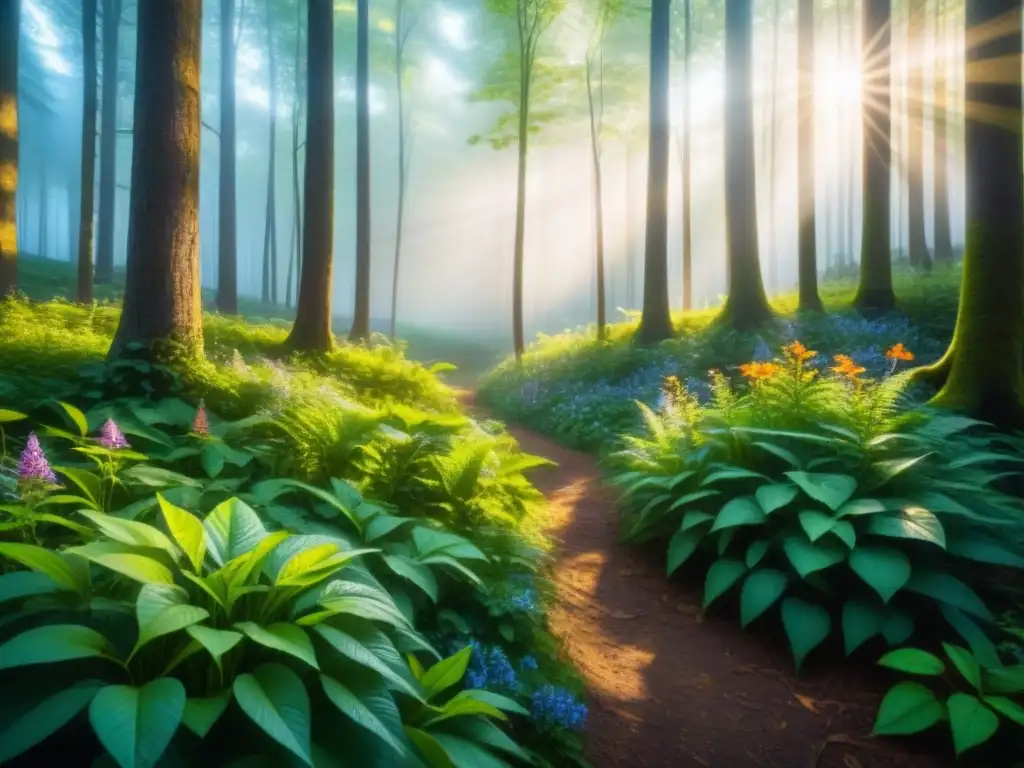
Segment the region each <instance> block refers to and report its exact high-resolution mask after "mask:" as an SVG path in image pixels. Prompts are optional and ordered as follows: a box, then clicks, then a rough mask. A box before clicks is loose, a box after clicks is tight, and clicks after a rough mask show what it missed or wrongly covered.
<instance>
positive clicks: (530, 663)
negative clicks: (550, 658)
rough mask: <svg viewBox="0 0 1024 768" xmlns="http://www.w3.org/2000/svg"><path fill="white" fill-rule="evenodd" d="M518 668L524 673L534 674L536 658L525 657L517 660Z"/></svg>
mask: <svg viewBox="0 0 1024 768" xmlns="http://www.w3.org/2000/svg"><path fill="white" fill-rule="evenodd" d="M519 668H520V669H521V670H523V671H524V672H536V671H537V668H538V664H537V657H536V656H531V655H526V656H523V658H521V659H520V660H519Z"/></svg>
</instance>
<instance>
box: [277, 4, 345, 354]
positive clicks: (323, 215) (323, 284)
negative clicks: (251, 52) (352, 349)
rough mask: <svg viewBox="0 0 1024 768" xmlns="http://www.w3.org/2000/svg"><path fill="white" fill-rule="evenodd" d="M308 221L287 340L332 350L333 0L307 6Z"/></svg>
mask: <svg viewBox="0 0 1024 768" xmlns="http://www.w3.org/2000/svg"><path fill="white" fill-rule="evenodd" d="M306 108H307V109H308V112H307V114H306V169H305V195H304V197H305V200H304V204H305V216H304V219H305V227H304V229H303V232H302V236H303V240H302V267H301V270H300V275H299V299H298V302H297V303H296V309H295V323H294V324H293V325H292V331H291V333H290V334H289V335H288V339H287V341H286V342H285V345H286V346H287V347H288V348H290V349H294V350H298V351H307V352H327V351H329V350H330V349H331V346H332V345H333V341H334V340H333V337H332V335H331V295H332V293H333V288H334V274H333V267H332V262H333V255H334V0H308V4H307V10H306Z"/></svg>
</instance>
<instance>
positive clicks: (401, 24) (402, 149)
mask: <svg viewBox="0 0 1024 768" xmlns="http://www.w3.org/2000/svg"><path fill="white" fill-rule="evenodd" d="M405 25H406V18H405V0H395V89H396V92H397V95H398V212H397V214H396V216H395V268H394V271H393V272H392V275H391V326H390V335H391V339H392V340H394V339H396V338H397V333H396V326H397V323H398V280H399V267H400V266H401V260H402V222H403V219H404V218H405V187H406V183H407V181H408V174H407V168H406V135H405V133H406V126H405V89H404V88H403V85H404V84H403V82H402V81H403V80H404V78H405V62H404V61H403V53H404V48H405V35H406V34H407V33H406V28H405Z"/></svg>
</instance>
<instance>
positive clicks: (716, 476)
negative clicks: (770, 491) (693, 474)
mask: <svg viewBox="0 0 1024 768" xmlns="http://www.w3.org/2000/svg"><path fill="white" fill-rule="evenodd" d="M721 480H768V478H767V477H765V476H764V475H762V474H761V473H760V472H754V471H752V470H749V469H744V468H743V467H728V468H726V469H719V470H716V471H715V472H711V473H709V474H707V475H705V476H704V479H703V480H701V481H700V485H701V487H704V486H706V485H711V484H712V483H717V482H719V481H721Z"/></svg>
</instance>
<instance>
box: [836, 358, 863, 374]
mask: <svg viewBox="0 0 1024 768" xmlns="http://www.w3.org/2000/svg"><path fill="white" fill-rule="evenodd" d="M834 359H835V361H836V362H837V363H838V365H836V366H835V367H833V368H832V371H833V372H834V373H837V374H839V375H840V376H845V377H847V378H848V379H856V378H857V377H858V376H860V374H862V373H864V371H865V370H867V369H866V368H864V367H863V366H861V365H857V363H855V362H854V361H853V358H852V357H850V356H849V355H836V356H835V358H834Z"/></svg>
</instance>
